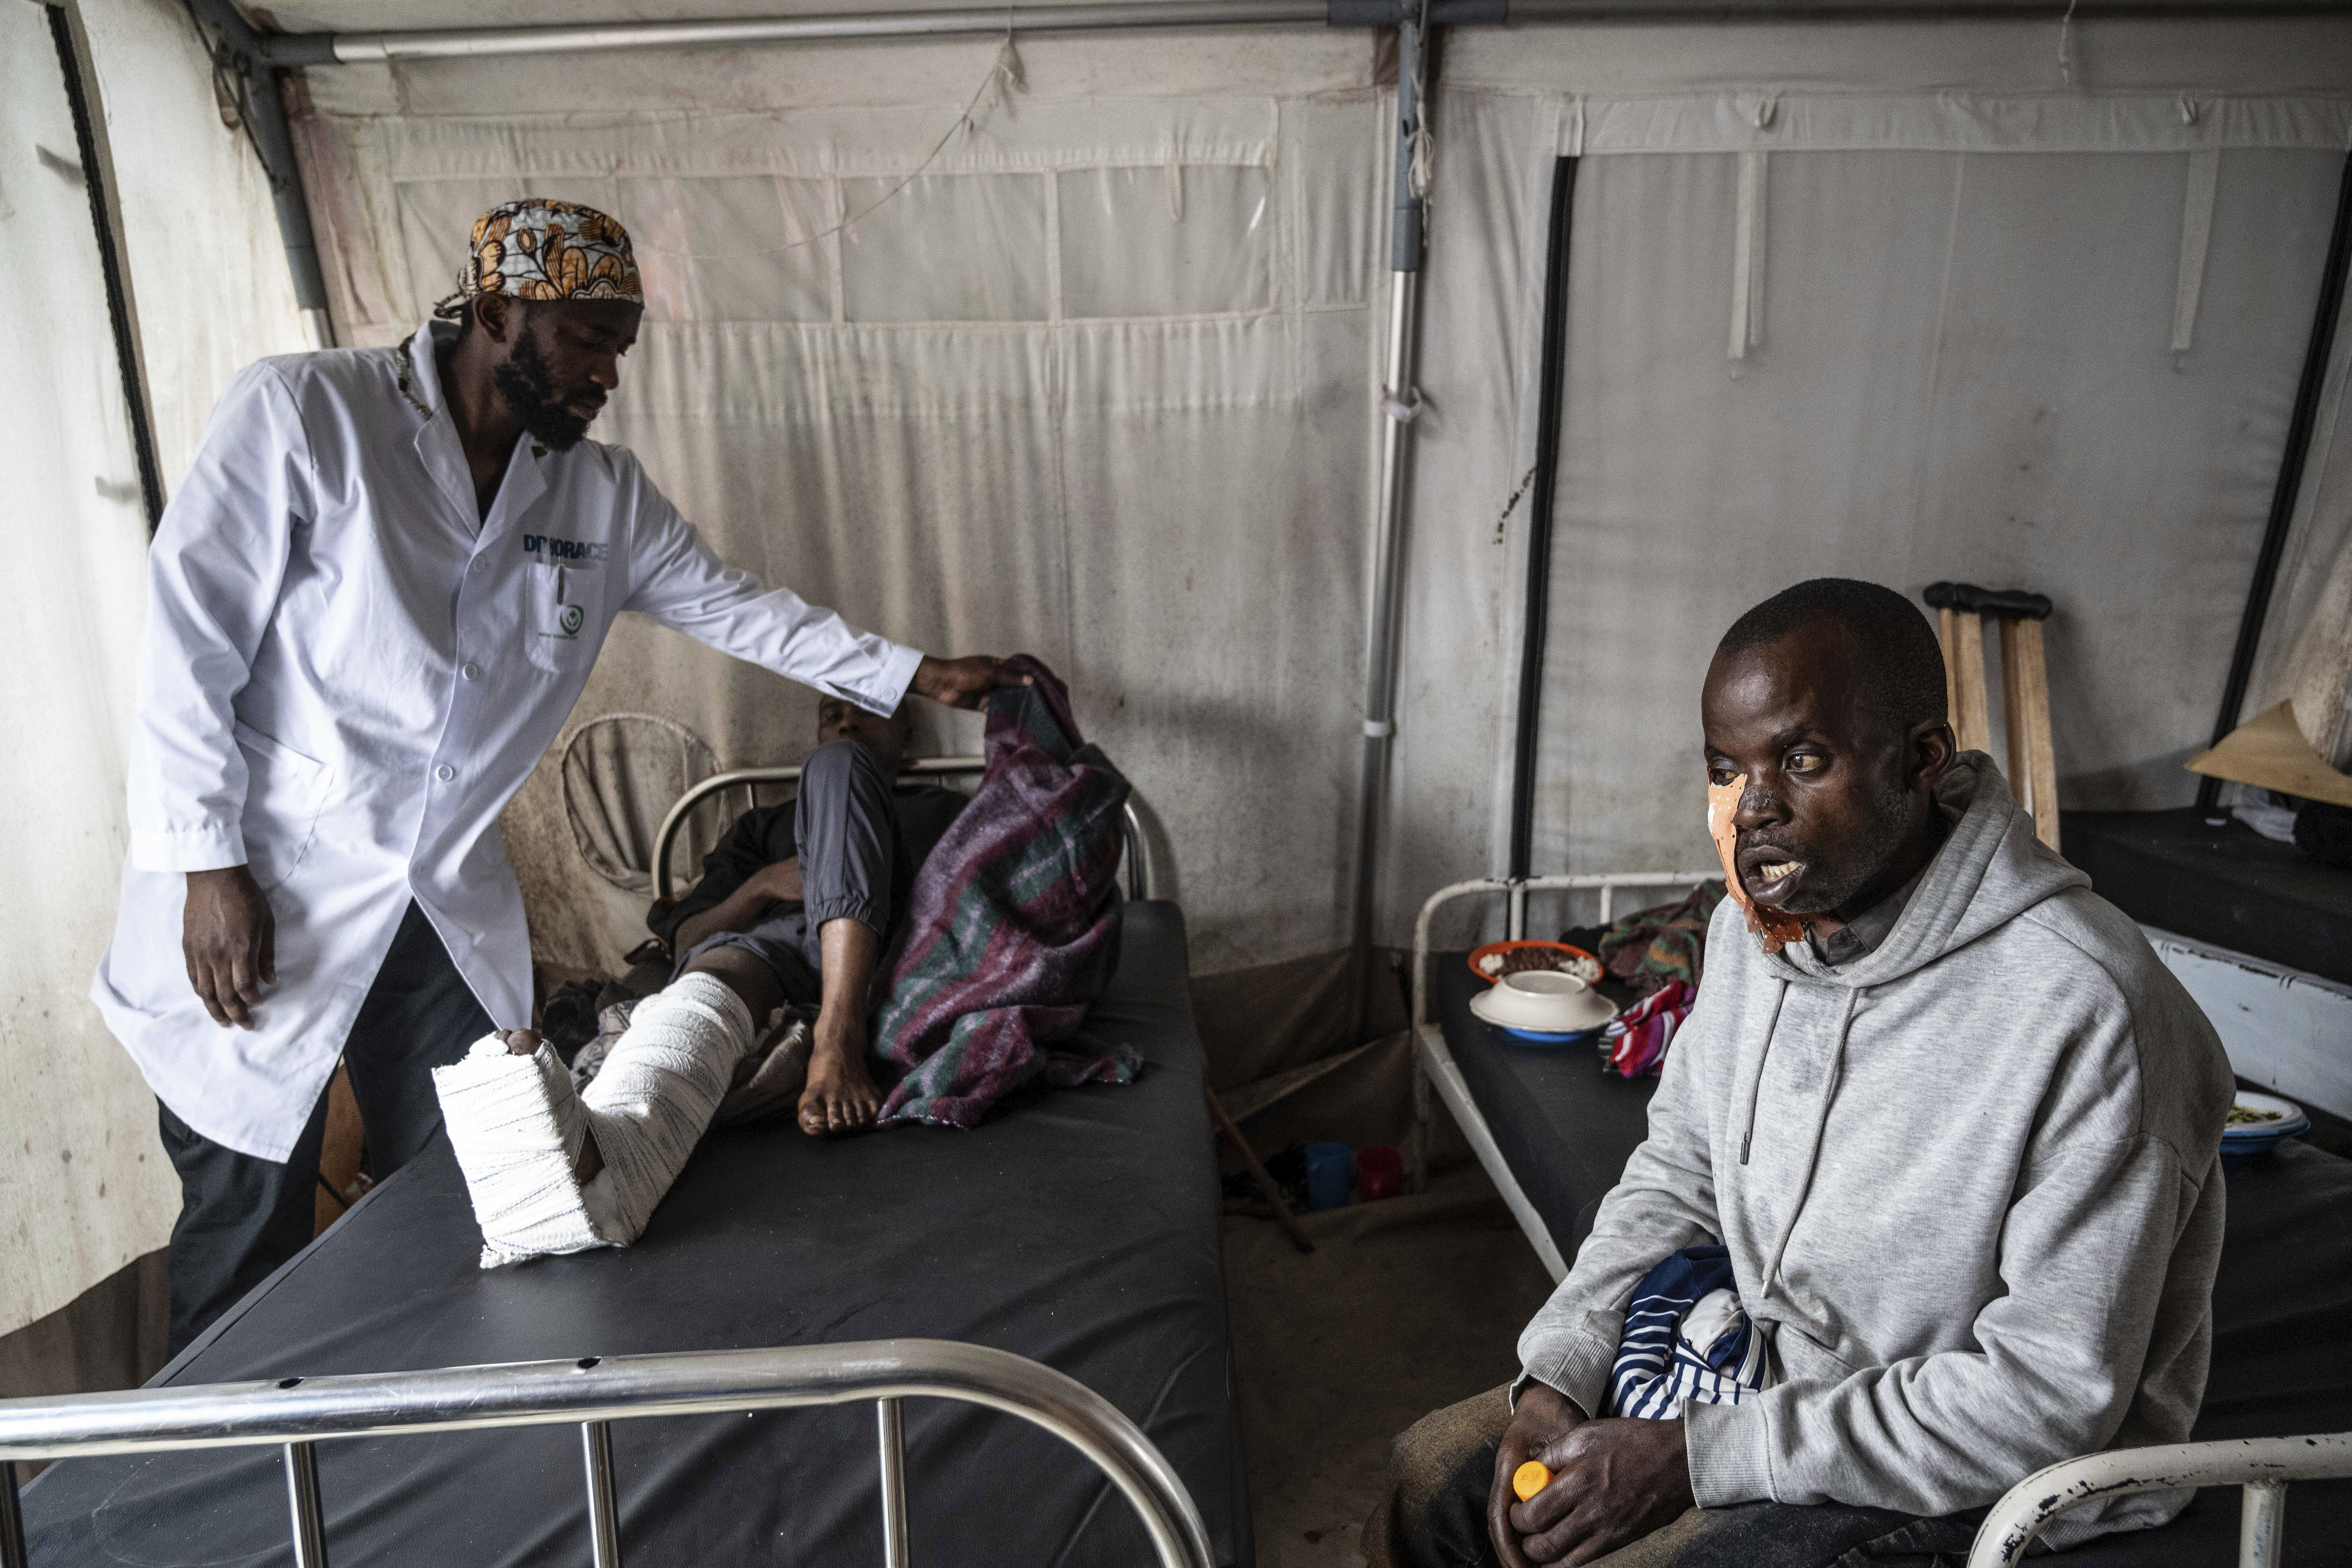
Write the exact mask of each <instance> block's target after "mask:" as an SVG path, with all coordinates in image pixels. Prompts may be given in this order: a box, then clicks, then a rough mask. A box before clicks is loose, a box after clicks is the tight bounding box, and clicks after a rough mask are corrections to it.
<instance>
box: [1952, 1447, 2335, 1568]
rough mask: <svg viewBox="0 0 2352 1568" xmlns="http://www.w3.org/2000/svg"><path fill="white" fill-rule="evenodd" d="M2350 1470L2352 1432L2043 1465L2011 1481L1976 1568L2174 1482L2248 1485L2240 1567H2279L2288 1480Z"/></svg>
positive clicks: (1997, 1563)
mask: <svg viewBox="0 0 2352 1568" xmlns="http://www.w3.org/2000/svg"><path fill="white" fill-rule="evenodd" d="M2345 1476H2352V1432H2336V1433H2330V1434H2327V1435H2325V1436H2308V1437H2242V1438H2239V1439H2236V1440H2234V1441H2231V1442H2224V1443H2172V1444H2168V1445H2166V1446H2164V1447H2153V1448H2116V1449H2113V1450H2111V1451H2109V1452H2107V1453H2104V1454H2087V1455H2084V1457H2083V1458H2079V1459H2068V1460H2067V1461H2065V1462H2064V1463H2063V1464H2058V1465H2053V1466H2051V1467H2050V1468H2048V1469H2045V1470H2037V1471H2035V1472H2034V1473H2033V1474H2032V1475H2030V1476H2028V1477H2026V1478H2025V1479H2023V1480H2021V1481H2020V1482H2018V1483H2017V1485H2015V1486H2013V1487H2011V1488H2010V1489H2009V1492H2008V1495H2006V1496H2005V1497H2003V1498H2002V1499H2001V1500H2000V1501H1999V1502H1997V1503H1995V1504H1993V1507H1992V1512H1991V1513H1990V1514H1988V1515H1986V1516H1985V1521H1984V1524H1983V1526H1982V1527H1981V1528H1980V1529H1979V1530H1978V1531H1977V1540H1976V1544H1975V1545H1974V1546H1973V1547H1971V1548H1970V1549H1969V1568H2015V1565H2016V1564H2018V1563H2022V1562H2024V1561H2025V1551H2026V1548H2027V1547H2029V1546H2031V1545H2032V1544H2033V1541H2034V1538H2035V1537H2036V1536H2038V1535H2040V1534H2041V1533H2042V1531H2044V1530H2046V1529H2048V1528H2049V1527H2050V1524H2051V1521H2053V1520H2055V1519H2057V1517H2058V1516H2059V1515H2060V1514H2063V1513H2064V1512H2066V1511H2067V1510H2069V1509H2074V1508H2080V1507H2082V1506H2083V1505H2084V1503H2089V1502H2097V1501H2100V1500H2104V1499H2106V1498H2111V1497H2123V1496H2126V1495H2127V1494H2129V1493H2131V1492H2152V1491H2168V1490H2170V1489H2173V1488H2175V1487H2243V1488H2244V1489H2245V1491H2246V1501H2245V1511H2244V1512H2243V1513H2242V1515H2240V1516H2239V1524H2238V1563H2239V1568H2278V1565H2279V1563H2280V1562H2281V1560H2282V1559H2281V1552H2283V1551H2284V1546H2285V1540H2286V1534H2285V1531H2286V1488H2287V1483H2288V1482H2289V1481H2324V1480H2335V1479H2339V1478H2342V1477H2345Z"/></svg>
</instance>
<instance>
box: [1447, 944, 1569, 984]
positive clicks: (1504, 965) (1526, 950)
mask: <svg viewBox="0 0 2352 1568" xmlns="http://www.w3.org/2000/svg"><path fill="white" fill-rule="evenodd" d="M1530 969H1551V970H1557V971H1559V972H1560V973H1564V974H1573V975H1575V976H1576V977H1577V978H1578V979H1579V980H1581V981H1583V982H1584V983H1585V984H1587V985H1592V984H1598V983H1599V981H1600V979H1601V961H1600V960H1599V959H1598V958H1595V957H1594V956H1593V955H1592V954H1591V953H1589V952H1585V951H1584V950H1583V949H1582V948H1580V947H1570V945H1569V944H1568V943H1566V942H1488V943H1487V944H1486V946H1484V947H1482V948H1478V949H1475V951H1473V952H1471V954H1470V973H1473V974H1475V975H1476V976H1477V977H1478V978H1479V979H1481V980H1483V981H1485V982H1486V984H1489V985H1492V984H1494V983H1495V982H1496V981H1497V980H1500V979H1501V978H1502V977H1503V976H1504V975H1506V974H1521V973H1526V972H1527V971H1528V970H1530Z"/></svg>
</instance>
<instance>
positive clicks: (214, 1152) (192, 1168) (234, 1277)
mask: <svg viewBox="0 0 2352 1568" xmlns="http://www.w3.org/2000/svg"><path fill="white" fill-rule="evenodd" d="M489 1030H490V1018H489V1015H488V1014H487V1013H485V1012H483V1011H482V1005H481V1004H480V1003H479V1002H478V1001H476V1000H475V999H474V993H473V990H472V988H471V987H469V986H468V985H467V984H466V982H465V979H464V978H463V977H462V976H461V975H459V974H458V973H457V965H456V964H455V963H451V962H450V961H449V954H448V952H447V951H446V949H444V948H443V947H442V945H441V938H440V936H439V935H438V934H437V933H436V931H434V929H433V925H432V922H431V921H428V920H426V919H425V911H424V910H421V909H419V908H417V907H416V905H415V904H414V903H411V904H410V905H409V906H408V913H407V914H406V915H404V917H402V920H401V922H400V931H399V934H397V935H396V936H394V938H393V939H392V948H391V950H390V951H389V952H386V953H385V954H384V955H383V967H382V968H380V969H378V970H377V971H376V976H375V984H373V985H371V986H370V987H369V988H368V994H367V998H366V1000H364V1001H362V1003H361V1004H360V1011H359V1016H358V1017H357V1018H355V1019H353V1020H352V1032H351V1034H350V1036H349V1037H346V1038H345V1040H344V1041H343V1067H344V1068H345V1070H346V1071H348V1072H349V1073H350V1075H351V1080H352V1099H354V1100H357V1101H358V1102H359V1109H360V1121H361V1123H362V1125H363V1126H364V1127H365V1129H366V1131H367V1144H366V1153H365V1156H364V1159H363V1161H362V1169H363V1170H364V1171H366V1172H367V1173H368V1174H369V1175H370V1176H373V1178H375V1179H376V1180H377V1181H382V1180H383V1178H384V1177H386V1176H389V1175H391V1174H392V1173H394V1171H397V1170H398V1169H400V1167H401V1166H403V1165H404V1164H406V1163H408V1162H409V1161H410V1160H412V1159H414V1158H415V1156H416V1155H417V1154H418V1153H419V1152H422V1151H423V1149H424V1148H425V1144H426V1143H427V1142H430V1141H431V1139H432V1137H433V1134H434V1133H435V1132H436V1131H438V1130H439V1129H440V1126H441V1102H440V1100H438V1099H437V1098H436V1096H435V1094H434V1092H433V1079H432V1076H431V1072H430V1069H432V1068H436V1067H444V1066H446V1065H447V1064H448V1063H450V1062H454V1061H456V1060H457V1058H459V1057H462V1056H464V1055H465V1054H466V1048H467V1047H468V1046H470V1045H472V1044H473V1043H474V1042H475V1041H476V1040H478V1039H480V1038H481V1037H483V1036H484V1035H486V1034H488V1033H489ZM157 1109H158V1110H159V1111H160V1112H161V1121H162V1125H163V1151H164V1152H165V1153H166V1154H168V1155H170V1156H171V1161H172V1166H173V1169H174V1170H176V1171H178V1172H179V1173H180V1218H179V1222H178V1223H177V1224H175V1225H174V1226H172V1251H171V1263H172V1334H171V1352H172V1353H173V1355H177V1354H179V1353H180V1352H181V1351H183V1350H184V1349H186V1348H187V1346H188V1344H189V1342H191V1341H193V1340H194V1339H195V1337H196V1336H197V1335H198V1334H201V1333H203V1332H204V1331H205V1329H206V1328H207V1327H208V1326H209V1325H210V1324H211V1323H212V1321H213V1320H214V1319H215V1318H217V1317H219V1316H220V1315H221V1314H222V1313H223V1312H225V1311H226V1310H228V1309H229V1308H231V1307H233V1306H235V1305H236V1303H237V1301H238V1300H241V1299H242V1298H243V1297H244V1295H245V1294H246V1292H247V1291H248V1290H250V1289H253V1288H254V1287H255V1286H256V1285H258V1284H260V1283H261V1282H262V1281H263V1280H264V1279H268V1278H269V1276H270V1275H271V1274H272V1273H274V1272H276V1271H277V1269H278V1266H279V1265H281V1264H283V1263H284V1262H285V1261H286V1260H287V1259H288V1258H292V1257H293V1256H294V1255H295V1254H296V1253H298V1252H299V1251H301V1250H302V1248H303V1247H307V1246H309V1245H310V1232H311V1228H312V1215H313V1214H314V1213H315V1212H316V1211H315V1210H314V1208H313V1206H312V1205H313V1204H314V1202H315V1198H314V1194H316V1193H317V1191H318V1186H319V1148H320V1142H321V1141H322V1140H323V1139H324V1137H325V1135H326V1127H327V1097H326V1095H325V1094H323V1093H322V1094H320V1096H319V1103H318V1104H317V1105H315V1106H313V1107H312V1108H311V1110H310V1121H308V1122H307V1123H306V1124H305V1125H304V1126H303V1129H302V1136H301V1137H300V1138H299V1139H298V1140H297V1141H296V1142H295V1144H294V1150H293V1152H292V1153H291V1154H289V1155H288V1156H287V1158H286V1160H285V1161H284V1162H283V1163H280V1162H278V1161H275V1160H262V1159H257V1158H255V1157H254V1156H253V1155H251V1154H240V1153H238V1152H236V1150H234V1149H228V1148H224V1147H223V1146H222V1145H220V1144H218V1143H215V1142H213V1141H212V1140H211V1139H209V1138H206V1137H205V1135H204V1134H203V1133H201V1132H198V1131H194V1129H193V1128H191V1127H189V1126H188V1124H187V1123H186V1122H184V1121H181V1120H180V1119H179V1118H178V1117H176V1116H174V1115H173V1114H172V1110H171V1108H170V1107H169V1106H159V1107H158V1108H157Z"/></svg>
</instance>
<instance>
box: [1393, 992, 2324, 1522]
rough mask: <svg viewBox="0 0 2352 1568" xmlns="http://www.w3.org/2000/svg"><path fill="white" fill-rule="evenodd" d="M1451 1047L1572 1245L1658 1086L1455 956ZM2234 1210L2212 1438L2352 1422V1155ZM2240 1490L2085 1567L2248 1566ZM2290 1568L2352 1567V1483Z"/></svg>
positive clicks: (2206, 1414) (2301, 1505)
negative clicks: (1556, 1030) (1483, 1010)
mask: <svg viewBox="0 0 2352 1568" xmlns="http://www.w3.org/2000/svg"><path fill="white" fill-rule="evenodd" d="M1432 962H1433V963H1435V964H1436V965H1437V987H1436V994H1437V997H1438V1001H1439V1004H1440V1016H1441V1019H1442V1021H1443V1024H1444V1030H1445V1042H1446V1047H1447V1048H1448V1049H1449V1050H1451V1051H1452V1053H1453V1055H1454V1061H1455V1063H1456V1064H1457V1065H1459V1066H1460V1068H1461V1069H1462V1076H1463V1078H1464V1079H1465V1081H1466V1082H1467V1083H1468V1084H1469V1086H1470V1091H1471V1095H1472V1097H1473V1098H1474V1099H1475V1100H1476V1101H1477V1103H1478V1109H1479V1111H1480V1112H1481V1114H1483V1115H1484V1116H1485V1117H1486V1125H1487V1127H1488V1129H1489V1130H1490V1131H1493V1133H1494V1135H1495V1142H1496V1144H1497V1145H1498V1146H1499V1147H1500V1148H1501V1150H1502V1152H1503V1157H1504V1159H1505V1161H1506V1162H1507V1163H1508V1164H1509V1165H1510V1168H1511V1173H1512V1174H1513V1175H1515V1176H1517V1178H1518V1181H1519V1185H1520V1186H1521V1187H1522V1188H1523V1189H1524V1190H1525V1191H1526V1193H1527V1194H1528V1198H1529V1199H1530V1200H1531V1201H1532V1202H1533V1203H1534V1204H1535V1206H1536V1209H1537V1212H1538V1213H1539V1214H1541V1215H1543V1216H1544V1219H1545V1221H1546V1223H1547V1224H1548V1225H1549V1226H1550V1227H1551V1232H1552V1236H1553V1237H1554V1239H1555V1240H1557V1241H1558V1242H1559V1244H1560V1250H1561V1251H1562V1253H1564V1254H1565V1253H1568V1252H1569V1251H1570V1236H1571V1235H1572V1234H1573V1231H1572V1226H1573V1225H1574V1220H1575V1216H1576V1214H1577V1212H1578V1211H1579V1210H1580V1209H1581V1208H1583V1207H1584V1206H1585V1205H1588V1204H1591V1203H1592V1202H1594V1201H1596V1200H1598V1199H1599V1198H1600V1197H1601V1195H1602V1194H1605V1193H1606V1192H1607V1191H1608V1190H1609V1188H1610V1187H1612V1186H1613V1185H1615V1184H1616V1181H1617V1177H1618V1175H1619V1174H1620V1173H1622V1171H1623V1169H1624V1164H1625V1159H1626V1156H1627V1155H1629V1154H1631V1153H1632V1152H1633V1150H1634V1148H1635V1147H1636V1146H1637V1145H1639V1144H1640V1142H1642V1139H1643V1136H1645V1134H1646V1133H1647V1131H1648V1125H1647V1117H1646V1110H1647V1107H1648V1104H1649V1099H1650V1095H1651V1093H1652V1091H1653V1089H1654V1088H1655V1085H1656V1080H1655V1079H1639V1080H1635V1081H1631V1082H1629V1081H1628V1080H1626V1079H1622V1078H1619V1077H1618V1076H1617V1075H1616V1074H1615V1073H1613V1072H1610V1073H1603V1072H1602V1071H1601V1069H1600V1068H1598V1067H1597V1066H1596V1062H1597V1059H1598V1058H1599V1055H1600V1053H1599V1052H1598V1051H1596V1050H1594V1049H1593V1048H1592V1047H1589V1046H1585V1047H1579V1046H1571V1047H1566V1048H1563V1049H1551V1048H1547V1047H1528V1046H1524V1045H1519V1044H1517V1043H1515V1042H1513V1041H1512V1040H1511V1037H1509V1036H1507V1035H1505V1034H1503V1033H1502V1032H1501V1031H1500V1030H1497V1029H1494V1028H1492V1027H1490V1026H1487V1025H1486V1024H1484V1023H1481V1022H1480V1021H1479V1020H1478V1019H1476V1018H1475V1017H1473V1016H1471V1014H1470V1011H1469V999H1470V997H1471V995H1472V994H1474V993H1475V991H1476V990H1478V989H1481V988H1483V987H1484V985H1485V984H1486V983H1485V982H1484V981H1482V980H1480V979H1479V978H1478V977H1477V976H1476V975H1474V974H1472V973H1470V971H1469V969H1468V967H1467V965H1466V964H1465V963H1464V960H1463V955H1461V954H1459V953H1445V954H1440V955H1438V956H1437V957H1436V958H1434V959H1433V961H1432ZM2225 1179H2226V1181H2227V1183H2228V1205H2227V1212H2228V1218H2227V1221H2226V1226H2225V1230H2224V1235H2223V1239H2222V1244H2221V1272H2220V1274H2219V1275H2218V1277H2217V1278H2216V1279H2215V1280H2214V1284H2213V1362H2212V1371H2211V1373H2210V1375H2209V1377H2208V1379H2207V1381H2206V1385H2205V1403H2204V1407H2203V1409H2202V1411H2201V1412H2200V1415H2199V1416H2198V1420H2197V1426H2196V1429H2195V1430H2194V1432H2192V1433H2191V1434H2190V1436H2192V1437H2193V1438H2195V1439H2197V1440H2199V1441H2207V1440H2212V1439H2220V1438H2230V1437H2264V1436H2292V1435H2294V1434H2298V1433H2311V1432H2342V1431H2345V1430H2347V1429H2352V1161H2347V1160H2342V1159H2338V1158H2336V1156H2335V1155H2332V1154H2328V1153H2325V1152H2321V1151H2319V1150H2317V1149H2314V1148H2312V1147H2310V1146H2309V1145H2307V1144H2305V1143H2303V1142H2298V1141H2296V1140H2294V1139H2289V1140H2288V1141H2287V1142H2285V1143H2284V1144H2282V1145H2281V1146H2280V1148H2279V1149H2278V1151H2277V1152H2275V1153H2273V1154H2270V1155H2266V1156H2263V1157H2260V1158H2257V1159H2254V1160H2252V1161H2248V1162H2244V1163H2234V1162H2233V1163H2231V1165H2230V1166H2229V1168H2228V1169H2227V1171H2226V1173H2225ZM2238 1498H2239V1492H2238V1489H2236V1488H2234V1487H2217V1488H2209V1489H2206V1490H2204V1491H2201V1492H2200V1493H2199V1494H2198V1496H2197V1499H2196V1500H2195V1501H2194V1502H2192V1503H2191V1504H2190V1505H2189V1510H2188V1511H2187V1512H2185V1513H2183V1514H2182V1515H2181V1516H2180V1517H2179V1519H2177V1520H2175V1521H2173V1522H2172V1523H2171V1524H2170V1525H2168V1526H2167V1527H2166V1528H2164V1529H2163V1530H2159V1531H2146V1532H2137V1533H2132V1534H2124V1535H2114V1536H2107V1537H2104V1538H2102V1539H2100V1540H2097V1541H2095V1542H2090V1543H2088V1544H2086V1545H2084V1546H2079V1547H2076V1548H2075V1549H2074V1550H2073V1551H2071V1552H2066V1553H2065V1554H2064V1555H2063V1558H2061V1559H2058V1561H2063V1562H2064V1563H2068V1564H2080V1565H2081V1568H2158V1565H2159V1564H2169V1563H2234V1562H2235V1561H2237V1558H2236V1551H2237V1541H2238V1513H2239V1503H2238ZM2286 1520H2287V1526H2286V1563H2287V1564H2288V1565H2289V1568H2352V1480H2341V1481H2305V1482H2298V1483H2296V1484H2295V1485H2294V1487H2292V1488H2290V1489H2289V1490H2288V1492H2287V1507H2286Z"/></svg>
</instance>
